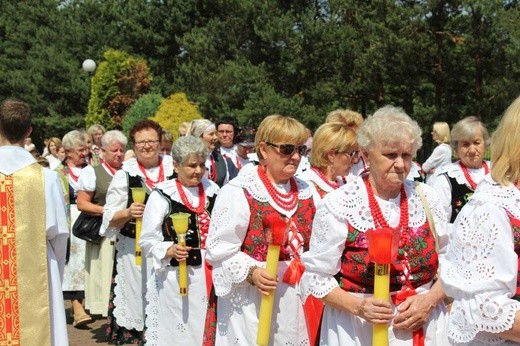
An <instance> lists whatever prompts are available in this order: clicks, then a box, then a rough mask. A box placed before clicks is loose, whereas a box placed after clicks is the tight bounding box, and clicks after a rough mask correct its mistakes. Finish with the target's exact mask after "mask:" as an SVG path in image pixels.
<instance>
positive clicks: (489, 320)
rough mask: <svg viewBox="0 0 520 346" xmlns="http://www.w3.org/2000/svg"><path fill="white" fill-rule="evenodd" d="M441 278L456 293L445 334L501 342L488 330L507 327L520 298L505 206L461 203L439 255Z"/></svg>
mask: <svg viewBox="0 0 520 346" xmlns="http://www.w3.org/2000/svg"><path fill="white" fill-rule="evenodd" d="M440 269H441V276H440V278H441V280H442V284H443V287H444V290H445V292H446V294H447V295H448V296H450V297H453V298H454V303H453V306H452V310H451V318H450V320H449V326H448V336H449V338H450V339H451V340H453V341H455V342H457V343H467V342H470V341H472V340H474V339H478V340H479V341H485V342H493V343H497V342H500V339H499V338H498V337H497V336H496V335H495V336H494V335H493V334H491V333H499V332H503V331H506V330H508V329H510V328H511V327H512V325H513V322H514V317H515V313H516V312H517V311H518V310H520V303H519V302H517V301H516V300H513V299H511V298H512V297H513V295H514V294H515V292H516V284H517V282H516V279H517V274H518V257H517V255H516V254H515V252H514V249H513V232H512V231H511V225H510V221H509V218H508V216H507V214H506V212H505V210H504V209H503V208H501V207H498V206H497V205H495V204H494V203H489V202H482V201H477V200H471V201H470V202H469V203H468V204H466V205H465V206H464V208H463V209H462V211H461V212H460V213H459V215H458V217H457V220H456V221H455V224H454V228H453V231H452V233H451V234H450V240H449V245H448V250H447V253H446V255H445V256H444V257H441V266H440Z"/></svg>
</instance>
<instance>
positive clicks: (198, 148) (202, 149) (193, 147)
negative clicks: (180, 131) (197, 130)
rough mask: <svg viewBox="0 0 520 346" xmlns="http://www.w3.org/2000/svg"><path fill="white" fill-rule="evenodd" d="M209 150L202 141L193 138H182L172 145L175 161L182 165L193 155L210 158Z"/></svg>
mask: <svg viewBox="0 0 520 346" xmlns="http://www.w3.org/2000/svg"><path fill="white" fill-rule="evenodd" d="M208 153H209V151H208V149H207V148H206V144H204V141H202V139H200V138H197V137H193V136H182V137H179V139H177V140H176V141H175V142H174V143H173V145H172V157H173V161H175V162H176V163H177V164H179V165H181V164H182V163H183V162H184V161H185V160H186V159H187V158H189V157H190V156H192V155H201V156H203V157H206V156H208Z"/></svg>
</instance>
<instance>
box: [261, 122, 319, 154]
mask: <svg viewBox="0 0 520 346" xmlns="http://www.w3.org/2000/svg"><path fill="white" fill-rule="evenodd" d="M307 138H309V134H308V132H307V130H306V128H305V126H304V125H303V124H302V123H300V122H299V121H298V120H296V119H294V118H291V117H286V116H283V115H279V114H274V115H268V116H267V117H265V118H264V120H262V122H261V123H260V125H259V126H258V130H257V131H256V136H255V147H256V148H257V149H256V153H257V155H258V158H259V159H264V157H263V156H262V154H261V153H260V150H259V149H258V148H259V144H260V142H269V143H273V144H276V143H282V144H295V145H303V143H305V141H306V140H307Z"/></svg>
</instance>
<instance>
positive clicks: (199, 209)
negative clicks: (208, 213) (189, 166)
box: [175, 179, 206, 215]
mask: <svg viewBox="0 0 520 346" xmlns="http://www.w3.org/2000/svg"><path fill="white" fill-rule="evenodd" d="M175 184H176V185H177V191H179V196H181V201H182V204H184V206H185V207H186V208H188V209H189V210H191V211H192V212H194V213H195V214H197V215H199V214H201V213H203V212H204V208H205V207H206V193H205V192H204V187H203V186H202V183H199V185H198V187H199V205H198V206H197V207H195V206H193V204H191V203H190V201H189V200H188V197H187V196H186V193H185V192H184V189H183V188H182V184H181V183H180V182H179V179H176V180H175Z"/></svg>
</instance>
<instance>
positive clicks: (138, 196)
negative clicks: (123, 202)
mask: <svg viewBox="0 0 520 346" xmlns="http://www.w3.org/2000/svg"><path fill="white" fill-rule="evenodd" d="M130 189H131V190H132V199H133V200H134V202H136V203H144V200H145V198H146V189H145V188H144V187H132V188H130ZM142 225H143V219H142V218H137V219H136V220H135V264H136V265H138V266H140V265H141V258H142V252H141V247H140V246H139V238H141V228H142Z"/></svg>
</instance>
